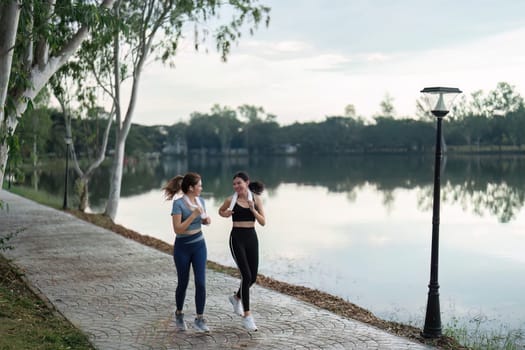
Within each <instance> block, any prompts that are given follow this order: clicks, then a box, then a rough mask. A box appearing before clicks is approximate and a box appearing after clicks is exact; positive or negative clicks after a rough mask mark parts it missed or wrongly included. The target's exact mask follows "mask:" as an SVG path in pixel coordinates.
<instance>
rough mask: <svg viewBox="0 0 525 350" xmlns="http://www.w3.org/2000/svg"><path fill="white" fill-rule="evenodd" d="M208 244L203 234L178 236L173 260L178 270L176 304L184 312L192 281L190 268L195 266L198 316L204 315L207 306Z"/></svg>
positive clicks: (174, 246)
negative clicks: (189, 284)
mask: <svg viewBox="0 0 525 350" xmlns="http://www.w3.org/2000/svg"><path fill="white" fill-rule="evenodd" d="M206 259H207V250H206V242H205V241H204V237H203V236H202V232H200V233H197V234H195V235H190V236H187V237H180V236H177V238H176V239H175V244H174V245H173V260H174V261H175V267H176V269H177V289H176V291H175V303H176V305H177V310H179V311H182V308H183V306H184V299H185V298H186V289H187V288H188V282H189V280H190V266H193V275H194V279H195V308H196V311H197V315H202V314H203V313H204V305H205V304H206Z"/></svg>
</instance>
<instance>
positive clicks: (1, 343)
mask: <svg viewBox="0 0 525 350" xmlns="http://www.w3.org/2000/svg"><path fill="white" fill-rule="evenodd" d="M22 276H23V275H22V273H21V272H20V271H18V270H17V269H15V268H14V267H13V266H12V265H10V264H9V262H8V261H7V260H6V259H5V258H4V257H3V256H2V255H1V254H0V334H1V335H2V336H0V349H2V350H11V349H13V350H15V349H16V350H19V349H31V350H33V349H36V350H62V349H75V350H77V349H78V350H84V349H85V350H93V349H94V347H93V346H92V345H91V344H90V343H89V341H88V339H87V337H86V336H85V335H84V334H83V333H81V332H80V331H79V330H78V329H76V328H75V327H73V325H71V324H70V323H69V322H68V321H67V320H65V319H64V318H63V317H62V316H61V315H60V314H58V313H57V312H56V311H54V310H52V309H50V308H49V307H48V306H47V305H46V304H45V303H44V302H43V301H42V300H41V299H40V298H39V297H38V296H37V295H35V294H34V293H33V292H32V291H31V289H29V288H28V287H27V285H26V283H25V282H24V281H23V279H22Z"/></svg>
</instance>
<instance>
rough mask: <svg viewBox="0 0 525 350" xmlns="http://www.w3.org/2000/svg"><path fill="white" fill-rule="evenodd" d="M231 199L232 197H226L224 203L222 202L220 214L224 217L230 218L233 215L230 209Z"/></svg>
mask: <svg viewBox="0 0 525 350" xmlns="http://www.w3.org/2000/svg"><path fill="white" fill-rule="evenodd" d="M231 201H232V197H228V198H226V200H225V201H224V203H222V205H221V207H220V208H219V215H220V216H222V217H223V218H228V217H230V216H231V215H232V211H231V210H229V209H228V208H229V207H230V203H231Z"/></svg>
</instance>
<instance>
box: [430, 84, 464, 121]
mask: <svg viewBox="0 0 525 350" xmlns="http://www.w3.org/2000/svg"><path fill="white" fill-rule="evenodd" d="M421 93H422V94H423V98H424V100H425V102H426V104H427V105H428V108H429V109H430V111H431V112H432V114H434V115H435V116H436V117H443V116H445V115H446V114H447V113H448V112H449V111H450V108H451V107H452V103H453V102H454V99H455V98H456V97H457V96H458V95H459V94H460V93H461V90H460V89H458V88H449V87H427V88H424V89H423V90H421Z"/></svg>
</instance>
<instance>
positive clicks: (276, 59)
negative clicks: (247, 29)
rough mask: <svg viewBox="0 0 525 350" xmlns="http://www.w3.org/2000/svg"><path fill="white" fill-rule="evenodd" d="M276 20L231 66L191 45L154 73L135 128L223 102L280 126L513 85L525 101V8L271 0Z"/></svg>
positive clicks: (497, 1) (149, 72) (406, 110)
mask: <svg viewBox="0 0 525 350" xmlns="http://www.w3.org/2000/svg"><path fill="white" fill-rule="evenodd" d="M260 3H261V4H264V5H267V6H269V7H271V9H272V10H271V14H270V17H271V19H270V24H269V26H268V27H265V26H264V25H261V26H259V28H258V29H257V30H256V31H255V33H254V34H253V35H252V36H250V35H244V36H243V37H242V38H241V40H240V41H239V42H238V44H236V45H235V46H234V47H233V48H232V51H231V54H230V56H229V58H228V61H227V62H226V63H223V62H222V61H221V60H220V55H219V54H218V53H217V51H216V50H215V49H214V47H213V45H212V46H211V47H210V49H209V51H208V52H207V53H206V52H202V51H201V52H195V50H194V49H193V45H192V42H191V38H188V40H187V41H186V42H185V43H183V45H182V49H181V50H180V51H179V53H178V54H177V56H176V57H175V60H174V62H175V67H174V68H170V67H168V66H166V65H163V64H161V63H157V62H152V63H150V64H148V66H147V67H146V68H145V70H144V73H143V76H142V81H141V86H140V90H139V97H138V101H137V106H136V112H135V115H134V117H133V122H134V123H139V124H143V125H159V124H161V125H172V124H174V123H177V122H180V121H188V120H189V116H190V114H191V113H192V112H200V113H207V112H210V110H211V108H212V106H213V105H215V104H218V105H220V106H221V107H226V106H227V107H230V108H233V109H236V108H237V107H239V106H241V105H244V104H248V105H254V106H260V107H262V108H264V110H265V111H266V112H267V113H270V114H273V115H275V116H277V119H276V120H277V122H278V123H279V124H280V125H288V124H292V123H294V122H309V121H322V120H324V119H325V118H326V116H334V115H344V110H345V106H347V105H349V104H352V105H353V106H354V107H355V110H356V113H357V115H359V116H361V117H363V118H364V119H369V120H371V119H372V118H373V116H374V115H377V114H378V113H379V112H380V102H381V101H382V100H384V99H385V97H386V96H387V95H388V96H390V97H391V98H392V99H393V105H394V107H395V112H396V116H397V117H411V116H413V115H414V114H415V105H416V100H417V99H418V98H419V97H420V96H421V94H420V91H421V89H423V88H424V87H427V86H448V87H457V88H460V89H461V90H462V91H463V94H464V95H465V96H470V94H471V93H473V92H474V91H476V90H483V91H484V92H488V91H491V90H494V89H495V88H496V85H497V83H498V82H502V81H504V82H507V83H509V84H511V85H513V86H515V88H516V90H517V91H518V92H519V93H520V94H521V95H522V96H525V1H522V0H461V1H458V0H434V1H428V0H396V1H392V0H331V1H327V0H260Z"/></svg>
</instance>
